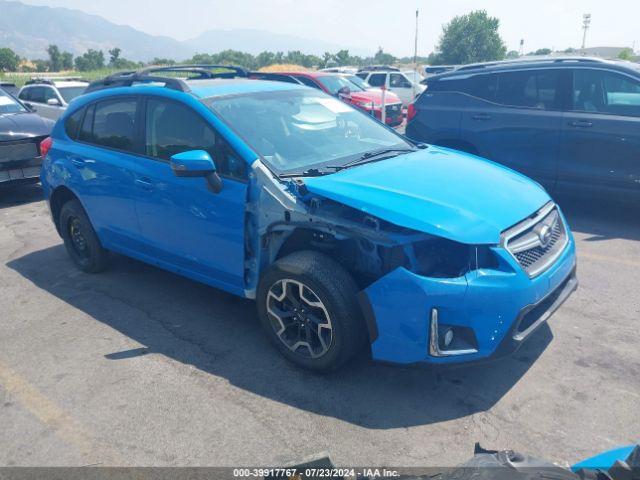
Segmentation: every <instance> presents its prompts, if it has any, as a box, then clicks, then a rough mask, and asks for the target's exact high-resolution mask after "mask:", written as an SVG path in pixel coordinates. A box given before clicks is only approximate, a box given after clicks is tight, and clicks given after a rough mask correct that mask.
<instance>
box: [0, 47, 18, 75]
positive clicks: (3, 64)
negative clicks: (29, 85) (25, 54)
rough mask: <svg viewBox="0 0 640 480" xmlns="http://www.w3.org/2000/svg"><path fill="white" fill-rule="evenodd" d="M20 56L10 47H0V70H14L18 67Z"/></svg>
mask: <svg viewBox="0 0 640 480" xmlns="http://www.w3.org/2000/svg"><path fill="white" fill-rule="evenodd" d="M19 63H20V57H18V55H16V53H15V52H14V51H13V50H11V49H10V48H0V72H14V71H16V70H17V69H18V64H19Z"/></svg>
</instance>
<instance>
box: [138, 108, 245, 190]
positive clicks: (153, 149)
mask: <svg viewBox="0 0 640 480" xmlns="http://www.w3.org/2000/svg"><path fill="white" fill-rule="evenodd" d="M189 150H204V151H206V152H208V153H209V155H211V157H212V158H213V159H214V161H215V163H216V168H217V170H218V172H219V173H221V174H223V175H228V176H231V177H234V178H244V177H245V162H244V161H243V160H242V159H241V158H240V157H238V156H237V155H236V154H235V153H234V152H233V151H232V149H231V148H230V147H229V146H228V145H227V144H226V142H224V140H223V139H222V138H221V137H220V136H219V135H216V133H215V131H214V130H213V129H212V128H211V127H210V126H209V125H208V124H207V122H206V121H205V120H204V119H203V118H202V117H201V116H200V115H198V114H197V113H196V112H195V111H193V110H192V109H191V108H189V107H187V106H185V105H181V104H179V103H176V102H171V101H166V100H161V99H151V100H149V101H148V102H147V111H146V133H145V152H146V155H147V156H149V157H153V158H158V159H161V160H169V159H170V158H171V157H172V156H173V155H175V154H177V153H182V152H187V151H189Z"/></svg>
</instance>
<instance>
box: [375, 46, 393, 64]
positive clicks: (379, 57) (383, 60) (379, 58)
mask: <svg viewBox="0 0 640 480" xmlns="http://www.w3.org/2000/svg"><path fill="white" fill-rule="evenodd" d="M373 63H374V64H375V65H392V64H394V63H396V57H394V56H393V55H391V54H390V53H385V52H384V51H383V50H382V47H378V51H377V52H376V54H375V55H374V57H373Z"/></svg>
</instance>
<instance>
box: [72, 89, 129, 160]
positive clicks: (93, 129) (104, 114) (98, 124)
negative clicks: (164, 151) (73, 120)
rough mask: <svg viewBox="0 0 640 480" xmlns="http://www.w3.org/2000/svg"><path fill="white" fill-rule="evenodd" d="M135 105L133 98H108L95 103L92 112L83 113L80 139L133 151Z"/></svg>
mask: <svg viewBox="0 0 640 480" xmlns="http://www.w3.org/2000/svg"><path fill="white" fill-rule="evenodd" d="M137 105H138V102H137V101H136V100H135V99H125V100H108V101H105V102H100V103H98V104H96V105H95V107H94V108H93V112H91V111H89V112H87V115H85V119H84V122H83V124H82V128H81V131H80V137H81V139H82V140H84V141H88V142H90V143H93V144H96V145H102V146H104V147H108V148H114V149H117V150H124V151H128V152H135V122H136V110H137ZM91 113H93V114H92V115H91Z"/></svg>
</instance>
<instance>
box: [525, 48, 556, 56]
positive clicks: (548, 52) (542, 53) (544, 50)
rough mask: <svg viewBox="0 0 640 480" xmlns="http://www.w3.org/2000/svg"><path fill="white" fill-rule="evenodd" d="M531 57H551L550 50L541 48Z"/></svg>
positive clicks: (532, 53)
mask: <svg viewBox="0 0 640 480" xmlns="http://www.w3.org/2000/svg"><path fill="white" fill-rule="evenodd" d="M529 55H551V49H550V48H539V49H538V50H536V51H535V52H531V53H530V54H529Z"/></svg>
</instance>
